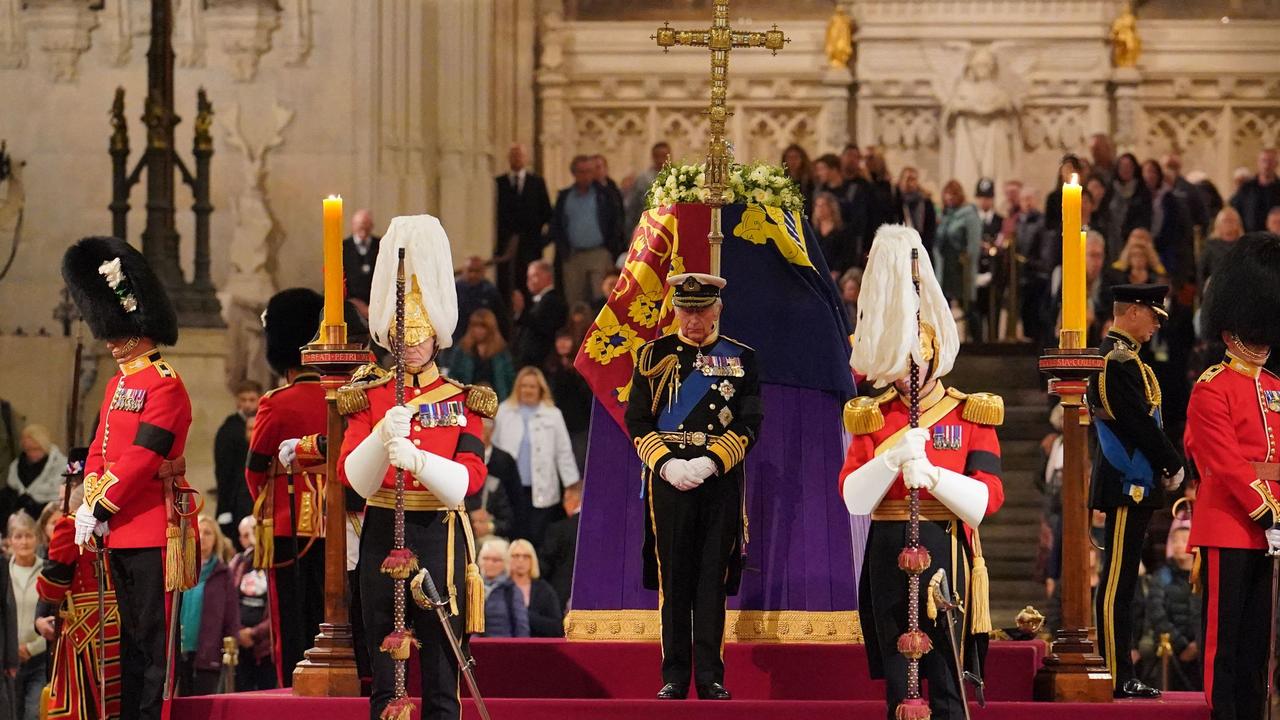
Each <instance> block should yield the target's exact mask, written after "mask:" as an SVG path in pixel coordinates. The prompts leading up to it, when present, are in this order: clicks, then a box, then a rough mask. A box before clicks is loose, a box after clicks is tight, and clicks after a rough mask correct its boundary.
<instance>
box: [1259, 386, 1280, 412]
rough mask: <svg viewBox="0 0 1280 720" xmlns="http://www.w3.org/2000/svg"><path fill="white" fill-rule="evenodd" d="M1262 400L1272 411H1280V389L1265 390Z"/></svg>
mask: <svg viewBox="0 0 1280 720" xmlns="http://www.w3.org/2000/svg"><path fill="white" fill-rule="evenodd" d="M1262 401H1263V402H1265V403H1266V404H1267V409H1268V410H1270V411H1271V412H1280V390H1263V391H1262Z"/></svg>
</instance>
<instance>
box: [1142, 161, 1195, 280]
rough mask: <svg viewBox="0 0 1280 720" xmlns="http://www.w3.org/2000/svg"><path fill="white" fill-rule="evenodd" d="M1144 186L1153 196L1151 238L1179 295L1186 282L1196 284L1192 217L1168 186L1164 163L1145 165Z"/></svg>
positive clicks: (1143, 165) (1143, 168)
mask: <svg viewBox="0 0 1280 720" xmlns="http://www.w3.org/2000/svg"><path fill="white" fill-rule="evenodd" d="M1142 182H1143V184H1144V185H1146V186H1147V192H1148V193H1149V194H1150V196H1151V226H1150V228H1149V229H1150V230H1151V236H1152V237H1153V238H1154V240H1155V245H1156V252H1158V253H1160V261H1161V262H1162V263H1163V264H1164V266H1165V269H1166V270H1167V271H1168V273H1169V279H1170V280H1172V281H1173V283H1174V291H1175V292H1176V291H1177V290H1178V288H1179V287H1181V285H1182V284H1183V283H1184V282H1187V281H1189V280H1191V281H1193V280H1195V267H1194V265H1195V247H1194V244H1193V241H1194V235H1193V233H1194V231H1193V230H1192V224H1191V214H1190V213H1189V212H1188V210H1187V206H1186V205H1185V204H1184V203H1183V202H1182V201H1181V200H1179V199H1178V196H1177V195H1176V194H1174V191H1173V188H1172V187H1171V186H1170V185H1169V183H1167V182H1165V177H1164V168H1162V167H1160V163H1158V162H1156V161H1155V160H1148V161H1146V162H1144V163H1142Z"/></svg>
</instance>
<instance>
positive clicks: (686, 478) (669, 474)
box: [662, 458, 702, 492]
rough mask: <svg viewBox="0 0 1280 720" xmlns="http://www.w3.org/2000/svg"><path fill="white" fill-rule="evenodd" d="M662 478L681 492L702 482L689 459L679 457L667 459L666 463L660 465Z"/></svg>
mask: <svg viewBox="0 0 1280 720" xmlns="http://www.w3.org/2000/svg"><path fill="white" fill-rule="evenodd" d="M662 479H663V480H666V481H667V482H669V483H671V487H673V488H675V489H677V490H679V491H681V492H684V491H687V490H692V489H694V488H696V487H698V486H699V485H701V484H702V480H701V479H700V478H698V475H697V472H695V471H694V469H693V466H692V465H690V464H689V461H688V460H681V459H679V458H676V459H675V460H668V461H667V464H666V465H663V466H662Z"/></svg>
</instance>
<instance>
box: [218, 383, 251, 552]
mask: <svg viewBox="0 0 1280 720" xmlns="http://www.w3.org/2000/svg"><path fill="white" fill-rule="evenodd" d="M261 397H262V386H261V385H259V384H258V383H256V382H254V381H253V380H241V381H240V383H239V384H237V385H236V411H235V412H234V413H232V414H230V415H228V416H227V419H226V420H223V421H222V426H221V427H219V428H218V432H217V434H215V435H214V436H213V476H214V478H215V479H216V481H217V494H218V497H217V499H218V525H219V526H221V527H222V534H224V535H228V536H236V537H238V530H237V526H238V525H239V523H240V519H241V518H244V517H247V516H249V515H251V514H253V498H251V497H249V486H248V485H246V484H245V479H244V463H245V458H247V457H248V456H249V433H248V432H247V429H246V427H245V422H246V421H247V419H248V418H249V417H250V416H252V415H253V414H255V413H257V412H258V399H259V398H261Z"/></svg>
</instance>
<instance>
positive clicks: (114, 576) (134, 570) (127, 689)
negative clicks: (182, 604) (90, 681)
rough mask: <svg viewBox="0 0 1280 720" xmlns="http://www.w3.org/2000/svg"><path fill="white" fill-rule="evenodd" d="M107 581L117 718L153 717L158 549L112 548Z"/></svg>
mask: <svg viewBox="0 0 1280 720" xmlns="http://www.w3.org/2000/svg"><path fill="white" fill-rule="evenodd" d="M111 580H112V582H114V583H115V586H116V604H117V606H118V609H119V612H120V667H121V668H122V670H123V671H122V672H121V673H120V718H121V720H135V719H137V720H159V719H160V712H161V709H162V707H163V695H164V679H165V673H166V668H165V639H166V638H165V635H166V633H167V631H168V627H167V626H166V624H165V619H166V614H165V610H166V604H167V603H166V593H165V591H164V556H163V553H162V552H161V549H160V548H121V549H113V550H112V551H111ZM175 610H176V609H175Z"/></svg>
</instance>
